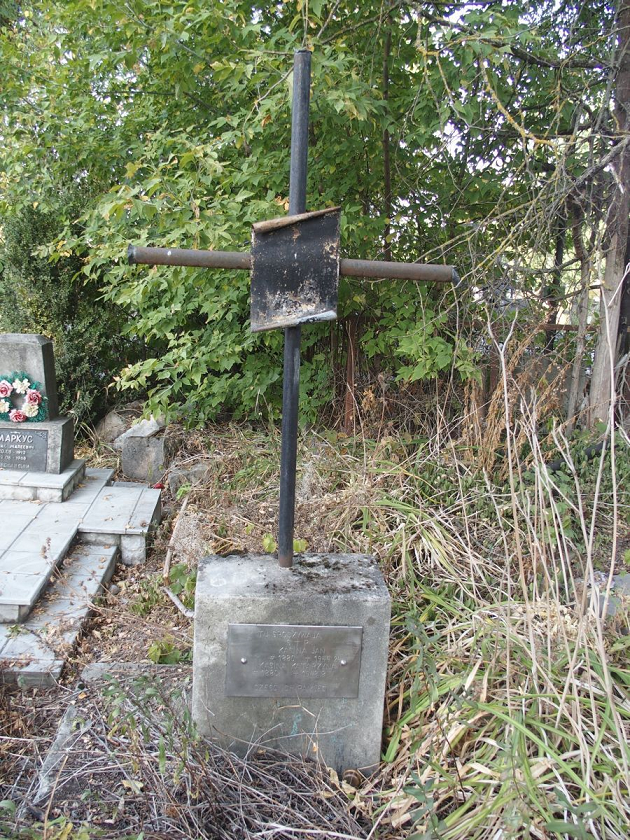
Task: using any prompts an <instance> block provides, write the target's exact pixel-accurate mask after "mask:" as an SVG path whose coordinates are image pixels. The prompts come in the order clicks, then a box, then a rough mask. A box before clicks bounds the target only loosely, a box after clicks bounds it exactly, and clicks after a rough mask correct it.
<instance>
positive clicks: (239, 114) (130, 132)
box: [0, 0, 630, 433]
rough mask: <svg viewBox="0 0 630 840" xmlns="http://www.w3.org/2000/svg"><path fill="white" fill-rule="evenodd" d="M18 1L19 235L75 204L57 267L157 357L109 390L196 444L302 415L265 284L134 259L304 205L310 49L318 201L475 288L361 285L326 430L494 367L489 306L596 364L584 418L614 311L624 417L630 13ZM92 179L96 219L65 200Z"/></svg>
mask: <svg viewBox="0 0 630 840" xmlns="http://www.w3.org/2000/svg"><path fill="white" fill-rule="evenodd" d="M9 8H10V11H7V13H6V15H4V16H3V18H2V23H3V27H2V30H1V33H0V50H1V51H2V64H3V69H4V89H3V99H2V103H1V105H0V107H1V108H2V114H3V116H2V120H1V121H0V136H1V137H2V141H3V146H4V151H3V164H2V169H1V170H0V223H2V224H4V222H5V221H6V222H8V221H9V220H11V219H13V218H17V219H19V218H20V217H21V216H22V215H23V214H27V213H28V212H30V210H31V209H32V208H33V207H34V206H37V208H38V209H39V210H41V211H42V212H44V213H48V212H50V211H52V212H54V213H55V214H56V216H57V217H58V219H59V223H60V224H61V225H62V228H63V233H60V234H57V233H56V232H55V233H53V234H52V236H51V241H50V243H49V244H48V245H47V246H46V247H41V248H40V250H39V251H38V253H39V254H40V255H43V254H47V255H49V256H52V257H53V258H55V259H59V258H61V257H64V256H65V255H72V256H74V257H75V258H78V259H80V260H82V261H84V263H83V265H82V268H81V270H82V277H83V278H88V279H89V281H90V283H91V284H93V286H94V287H97V286H98V287H101V288H102V290H103V293H104V296H105V298H106V299H107V300H108V301H109V302H111V303H115V304H116V305H117V306H118V307H120V310H122V311H123V312H124V313H125V315H124V318H123V317H121V319H120V322H119V329H118V331H119V332H122V333H123V334H124V335H125V336H127V337H128V338H129V339H130V340H131V341H132V342H134V341H135V342H139V343H140V344H141V345H142V346H144V347H146V348H147V355H146V357H140V358H136V359H133V358H132V359H130V360H129V361H131V364H130V365H126V364H125V362H126V361H128V360H127V359H126V358H124V359H121V360H120V364H119V365H117V366H114V367H113V368H112V369H111V371H110V372H111V374H112V377H118V378H117V382H118V384H119V385H120V386H121V387H122V388H123V389H124V388H132V387H133V388H140V389H142V390H144V389H147V390H148V393H149V397H150V403H149V409H150V410H153V411H156V412H158V411H159V412H160V413H165V414H167V415H168V416H169V417H171V418H177V419H179V420H181V421H182V422H184V423H186V424H187V425H189V426H194V425H196V426H199V427H202V426H203V424H204V423H205V422H207V421H208V420H211V419H214V418H216V417H217V416H223V415H224V414H225V413H229V414H230V415H233V416H236V417H237V418H249V419H253V418H255V417H257V416H259V415H260V414H263V415H264V416H267V415H270V416H276V415H277V413H278V409H279V404H280V383H279V379H280V377H279V369H280V357H281V337H280V336H279V335H277V334H275V333H271V334H266V335H257V336H252V335H251V334H250V333H249V331H248V329H247V321H248V278H247V275H246V274H245V273H242V272H241V273H239V272H224V271H208V270H192V269H182V268H173V267H171V268H169V267H160V268H154V269H148V268H131V267H129V266H128V265H127V264H126V249H127V245H128V243H129V242H130V241H132V242H135V243H137V244H154V245H162V246H172V245H179V246H183V247H189V248H190V247H194V248H217V249H232V250H243V249H245V248H246V247H247V243H248V241H249V236H250V226H251V223H252V222H254V221H259V220H262V219H266V218H271V217H274V216H277V215H281V214H283V213H285V212H286V205H287V198H286V196H287V190H288V165H289V164H288V154H287V148H288V144H289V126H290V113H289V109H290V93H291V78H290V68H291V55H292V53H293V50H294V49H295V48H298V47H300V46H302V45H307V46H309V47H310V48H311V49H312V51H313V86H312V90H313V95H312V103H311V131H310V170H309V189H308V195H309V207H310V208H311V209H315V208H320V207H325V206H331V205H336V204H340V205H342V209H343V215H342V254H343V256H346V255H348V256H353V257H358V258H362V257H369V258H376V257H381V258H385V259H389V258H392V259H397V260H402V261H414V260H415V261H423V262H447V263H451V264H454V265H455V266H456V267H457V269H458V271H459V273H460V274H461V275H462V278H463V283H462V285H461V286H460V287H459V288H458V289H457V290H452V289H446V290H442V291H440V290H439V289H437V288H435V287H432V286H430V285H427V284H419V285H418V284H412V283H398V282H396V283H392V282H382V283H379V282H369V283H368V282H361V281H358V280H352V281H344V282H343V283H342V286H341V292H340V295H341V296H340V308H339V315H340V318H339V320H338V322H337V323H336V324H333V325H332V326H326V325H321V324H320V325H312V326H310V327H309V329H308V330H305V331H304V345H303V349H304V363H303V377H302V390H303V395H304V397H305V399H304V400H303V401H302V411H303V415H304V419H305V420H307V421H313V420H314V419H316V418H319V419H321V418H322V417H326V418H327V419H329V418H330V417H331V416H332V413H333V412H336V416H338V414H339V404H340V403H343V402H345V417H344V422H345V431H346V432H348V433H349V432H352V431H354V429H353V420H354V405H355V404H360V403H361V402H362V401H363V400H364V399H368V400H369V399H372V398H376V400H378V399H379V397H380V395H381V392H382V390H384V389H387V390H389V391H390V392H396V393H397V394H398V395H399V398H400V401H402V402H404V401H405V400H406V399H408V398H409V396H410V395H411V396H412V397H416V396H419V397H420V398H421V397H422V396H423V387H422V383H424V382H431V381H432V380H434V379H435V378H438V379H439V381H440V382H441V384H442V385H444V386H446V387H451V386H452V387H454V392H455V393H458V392H459V391H461V385H462V383H466V382H470V381H472V380H474V379H479V378H480V375H481V373H480V363H482V367H484V368H485V367H486V363H487V362H489V363H490V369H491V368H492V356H493V346H494V345H493V342H492V341H491V340H489V339H488V337H487V336H486V337H485V338H483V337H481V336H480V335H479V325H480V323H483V322H485V320H486V307H487V312H488V313H489V317H490V321H491V323H492V325H493V330H494V335H495V337H496V341H498V342H502V341H503V340H504V339H505V336H506V334H507V332H508V331H509V328H510V322H511V320H512V317H513V316H515V315H518V317H517V329H518V330H519V331H522V334H527V333H535V332H536V331H537V330H540V329H541V327H544V329H545V332H544V333H540V332H539V333H538V335H537V338H536V341H535V344H534V352H538V353H539V352H540V351H541V349H543V348H544V351H545V353H546V355H547V356H548V357H550V356H551V354H552V353H553V361H554V363H559V362H561V364H560V366H562V364H564V363H566V364H567V366H568V367H570V368H571V370H570V375H569V376H568V380H569V389H568V390H569V394H568V399H567V402H568V409H569V410H568V414H569V415H570V416H571V417H572V416H573V415H574V414H575V412H576V411H577V410H579V409H580V408H581V405H582V400H583V396H584V393H583V382H582V383H581V379H580V372H581V369H582V368H583V367H584V366H586V367H589V368H590V362H591V361H592V354H593V349H594V345H595V343H596V339H597V333H596V332H591V331H589V329H588V318H589V317H590V318H591V320H594V322H595V323H594V326H595V328H596V329H599V349H600V350H601V352H599V351H598V355H599V359H600V361H598V362H597V364H596V367H597V370H599V371H600V374H601V375H600V374H598V376H597V377H596V379H597V383H596V384H597V385H598V389H597V400H596V401H597V403H598V405H597V412H598V414H597V416H599V417H600V419H601V418H602V417H603V418H604V419H605V415H606V408H607V404H608V402H609V397H610V387H609V386H608V389H606V388H604V390H603V391H602V389H601V387H600V385H601V384H602V383H604V384H605V381H604V380H605V379H606V377H605V376H604V374H603V373H602V371H601V370H600V368H601V365H602V364H603V365H604V372H606V371H608V369H609V367H610V365H607V364H605V358H608V357H607V356H606V347H607V346H608V345H610V346H613V345H615V339H616V336H617V332H618V323H620V324H621V327H620V333H619V341H620V342H621V344H620V345H619V347H620V355H621V356H623V352H624V350H623V348H625V350H627V349H628V347H627V337H626V333H625V332H624V325H625V324H627V312H626V314H625V315H623V317H622V318H621V321H619V307H620V306H621V300H622V298H623V297H624V294H626V292H624V288H625V289H627V283H626V284H625V286H624V283H623V274H624V272H623V265H624V264H625V263H624V254H625V250H626V241H627V216H628V206H627V199H628V193H627V191H625V190H624V189H623V188H622V185H623V183H624V182H625V181H626V180H627V179H628V177H630V175H629V174H628V172H629V166H630V147H629V146H628V143H627V136H626V134H627V114H626V106H625V104H624V103H625V102H626V101H627V87H628V84H629V83H630V64H629V61H630V59H629V58H628V54H629V51H628V49H627V43H628V35H627V33H628V27H629V26H630V23H629V22H628V18H629V15H630V11H629V7H628V3H627V0H617V2H613V0H596V2H593V0H591V2H588V3H585V2H582V0H571V2H566V3H563V4H561V5H560V6H558V4H557V3H556V2H552V1H551V0H536V1H535V2H527V3H525V2H485V0H484V2H478V3H477V2H470V3H460V2H452V3H423V4H421V5H418V4H414V3H408V2H400V0H388V2H386V3H381V2H375V0H363V1H362V2H361V4H359V6H358V7H357V6H356V5H354V4H352V3H346V2H336V0H335V2H332V0H330V2H329V0H310V1H309V2H307V0H291V2H286V3H276V4H271V5H264V4H263V5H262V6H261V5H260V4H256V3H251V2H245V1H244V0H226V2H221V3H213V2H211V3H208V2H206V0H188V2H179V0H174V1H173V2H169V3H162V4H156V3H154V2H151V3H149V2H146V0H133V1H132V2H129V3H124V4H121V3H119V2H112V0H99V2H92V0H63V2H60V1H59V0H37V2H33V3H31V4H29V6H28V8H24V9H22V8H21V7H20V6H19V4H15V6H14V5H13V4H9ZM70 184H72V185H74V186H76V187H78V188H79V189H80V190H81V192H82V195H83V196H84V197H85V201H84V204H83V206H81V207H79V208H77V207H75V206H68V207H64V206H60V203H59V201H58V193H59V192H60V191H61V192H62V193H63V191H64V188H65V186H67V185H70ZM62 185H64V186H62ZM624 208H625V211H624ZM77 221H78V224H77ZM51 233H52V232H51ZM27 256H28V258H30V254H28V255H27ZM604 278H605V283H604V282H603V281H604ZM602 284H603V286H602ZM600 286H602V288H603V291H604V300H605V304H606V306H605V309H604V310H602V312H603V316H602V320H601V322H600V325H599V327H598V326H597V323H596V320H597V319H596V318H595V319H593V315H594V314H595V311H594V310H595V309H596V307H595V306H594V303H595V302H594V300H593V299H592V291H594V289H595V287H597V288H599V287H600ZM624 299H625V298H624ZM624 306H625V304H624ZM120 310H119V311H120ZM604 315H605V317H604ZM558 321H561V322H562V327H563V329H562V330H558V329H556V328H555V325H556V323H557V322H558ZM545 324H546V326H545ZM567 325H569V326H571V327H572V328H573V329H572V330H567V331H564V327H565V326H567ZM607 332H609V333H610V335H609V336H608V335H607ZM611 337H612V338H611ZM602 338H607V339H608V341H607V342H604V343H603V347H602ZM79 343H80V342H79ZM601 360H604V361H601ZM565 373H567V371H565ZM606 375H607V374H606ZM348 395H349V396H348ZM563 410H564V411H566V410H567V406H564V407H563Z"/></svg>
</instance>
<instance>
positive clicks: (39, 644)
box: [0, 546, 118, 686]
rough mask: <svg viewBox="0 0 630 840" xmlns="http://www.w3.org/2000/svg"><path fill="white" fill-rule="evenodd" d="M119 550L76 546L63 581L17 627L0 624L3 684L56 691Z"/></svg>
mask: <svg viewBox="0 0 630 840" xmlns="http://www.w3.org/2000/svg"><path fill="white" fill-rule="evenodd" d="M117 553H118V549H117V548H116V547H115V546H111V547H110V548H108V549H105V548H104V547H102V546H98V547H96V546H76V547H75V548H74V549H73V551H72V552H71V554H70V555H68V557H67V558H66V559H65V560H64V563H63V566H62V568H61V570H60V574H59V577H58V578H57V579H56V580H55V581H54V584H53V585H52V586H51V587H50V589H49V590H48V591H47V593H46V595H45V596H44V598H42V600H41V602H40V603H39V604H38V605H37V607H36V608H35V610H33V612H32V614H31V616H30V617H29V619H28V621H26V622H25V623H24V624H21V625H20V626H19V627H17V628H16V627H14V626H11V625H8V624H0V660H1V662H2V668H1V670H2V681H3V682H5V683H18V684H20V685H24V686H34V685H41V686H47V685H54V684H55V683H56V682H57V681H58V679H59V677H60V675H61V671H62V669H63V666H64V664H65V660H66V658H67V656H68V654H69V653H70V652H71V650H72V649H73V647H74V645H75V643H76V641H77V639H78V638H79V635H80V633H81V631H82V628H83V625H84V623H85V621H86V619H87V618H88V616H89V614H90V611H91V608H92V603H93V601H94V599H95V598H96V597H98V595H99V594H100V593H101V591H102V589H103V587H104V586H105V585H106V584H107V582H108V581H109V579H110V578H111V576H112V574H113V571H114V568H115V565H116V557H117Z"/></svg>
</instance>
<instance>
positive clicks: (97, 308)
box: [0, 197, 140, 422]
mask: <svg viewBox="0 0 630 840" xmlns="http://www.w3.org/2000/svg"><path fill="white" fill-rule="evenodd" d="M67 200H68V201H69V200H70V197H67ZM0 224H2V233H3V239H2V240H0V329H1V330H2V331H6V332H31V333H41V334H43V335H47V336H49V337H50V338H52V339H53V341H54V346H55V366H56V373H57V388H58V394H59V402H60V410H61V412H62V413H64V414H71V415H72V416H73V417H75V419H76V421H77V422H82V421H92V420H94V419H96V418H97V417H98V416H99V415H101V414H102V413H103V412H104V410H105V408H106V405H107V397H108V392H107V389H108V386H109V385H110V384H111V373H110V372H111V371H112V370H116V369H117V368H118V365H119V364H120V363H121V361H122V360H124V359H125V358H137V356H138V353H139V351H140V345H138V344H137V343H136V345H135V346H134V344H133V343H132V342H130V341H129V340H125V339H123V338H122V337H121V336H120V334H119V326H120V320H121V310H120V309H119V307H118V306H116V305H114V304H110V303H106V302H104V301H102V300H101V294H100V292H99V282H98V278H97V277H96V278H95V279H88V278H87V277H86V275H85V274H84V273H82V272H81V268H82V267H83V265H84V253H83V252H82V250H81V251H77V250H75V252H74V253H70V252H69V251H63V252H62V253H56V254H55V255H54V258H53V260H52V261H51V260H50V259H49V258H48V257H47V256H45V255H43V254H42V248H45V246H46V244H47V243H49V242H50V241H51V240H53V239H54V238H56V237H57V236H58V235H59V233H60V232H61V229H62V224H61V222H60V220H59V218H58V215H57V213H56V212H54V211H53V210H52V209H51V210H50V211H49V212H43V211H41V210H40V209H38V208H36V207H23V208H22V209H21V210H20V212H19V213H18V214H17V215H14V216H7V217H5V219H4V220H2V218H0ZM60 247H61V248H62V249H63V246H62V245H61V246H60Z"/></svg>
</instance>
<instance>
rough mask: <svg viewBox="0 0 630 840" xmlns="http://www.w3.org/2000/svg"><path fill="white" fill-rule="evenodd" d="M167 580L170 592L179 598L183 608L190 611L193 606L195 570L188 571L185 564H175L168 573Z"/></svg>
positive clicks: (195, 580)
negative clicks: (168, 580)
mask: <svg viewBox="0 0 630 840" xmlns="http://www.w3.org/2000/svg"><path fill="white" fill-rule="evenodd" d="M169 579H170V589H171V592H172V593H173V594H174V595H177V596H178V597H179V599H180V600H181V601H182V603H183V604H184V606H185V607H188V608H189V609H192V608H193V607H194V605H195V586H196V584H197V569H196V568H195V569H189V568H188V565H187V564H186V563H175V565H174V566H172V567H171V570H170V572H169Z"/></svg>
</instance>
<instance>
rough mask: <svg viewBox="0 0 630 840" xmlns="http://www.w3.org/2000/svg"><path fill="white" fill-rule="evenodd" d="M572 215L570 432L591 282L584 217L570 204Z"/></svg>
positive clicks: (568, 424) (576, 395) (568, 425)
mask: <svg viewBox="0 0 630 840" xmlns="http://www.w3.org/2000/svg"><path fill="white" fill-rule="evenodd" d="M569 206H570V209H571V212H572V214H573V223H572V225H571V231H572V233H573V247H574V249H575V253H576V255H577V257H578V259H579V261H580V295H579V298H578V333H577V340H576V346H575V356H574V357H573V365H572V367H571V379H570V380H569V394H568V399H567V431H568V432H571V430H572V429H573V426H574V425H575V412H576V408H577V405H578V397H579V396H580V380H581V378H582V361H583V359H584V346H585V344H586V330H587V328H588V298H589V288H590V280H591V260H590V254H588V253H587V251H586V248H585V247H584V239H583V237H582V221H583V219H584V215H583V213H582V211H581V208H580V207H579V205H577V204H570V205H569Z"/></svg>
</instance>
